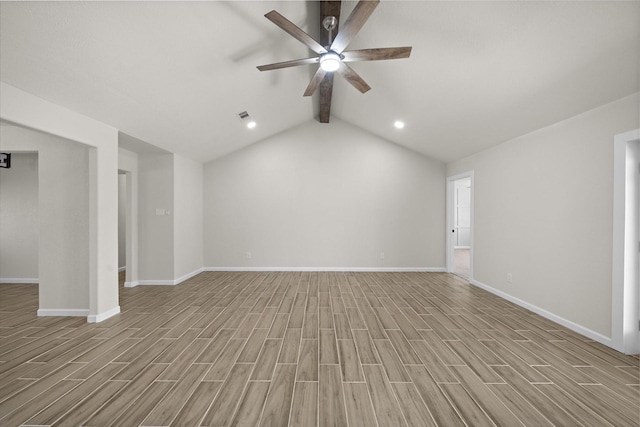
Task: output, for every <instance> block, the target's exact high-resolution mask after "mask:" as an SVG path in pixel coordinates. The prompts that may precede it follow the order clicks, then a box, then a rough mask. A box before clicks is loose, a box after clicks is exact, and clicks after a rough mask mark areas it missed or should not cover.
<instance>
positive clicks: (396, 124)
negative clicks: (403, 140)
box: [393, 120, 404, 129]
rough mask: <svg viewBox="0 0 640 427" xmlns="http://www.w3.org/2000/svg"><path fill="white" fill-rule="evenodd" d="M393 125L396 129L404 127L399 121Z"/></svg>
mask: <svg viewBox="0 0 640 427" xmlns="http://www.w3.org/2000/svg"><path fill="white" fill-rule="evenodd" d="M393 125H394V126H395V127H396V128H397V129H402V128H403V127H404V122H401V121H400V120H396V121H395V123H393Z"/></svg>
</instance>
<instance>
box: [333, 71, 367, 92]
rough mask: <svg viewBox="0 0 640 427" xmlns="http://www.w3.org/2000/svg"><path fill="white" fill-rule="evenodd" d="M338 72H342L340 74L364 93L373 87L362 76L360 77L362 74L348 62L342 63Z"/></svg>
mask: <svg viewBox="0 0 640 427" xmlns="http://www.w3.org/2000/svg"><path fill="white" fill-rule="evenodd" d="M338 73H340V75H341V76H342V77H344V78H345V80H346V81H348V82H349V83H351V85H352V86H353V87H355V88H356V89H358V90H359V91H360V92H362V93H365V92H367V91H368V90H369V89H371V86H369V85H368V84H367V82H365V81H364V80H363V79H362V77H360V75H359V74H358V73H356V72H355V71H354V69H353V68H351V67H349V66H348V65H347V64H342V65H341V66H340V68H338Z"/></svg>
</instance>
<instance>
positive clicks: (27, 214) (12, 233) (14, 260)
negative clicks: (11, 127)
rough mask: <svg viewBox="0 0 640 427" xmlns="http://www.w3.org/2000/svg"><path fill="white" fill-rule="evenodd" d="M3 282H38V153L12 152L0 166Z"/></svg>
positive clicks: (0, 245) (0, 262)
mask: <svg viewBox="0 0 640 427" xmlns="http://www.w3.org/2000/svg"><path fill="white" fill-rule="evenodd" d="M2 127H5V126H2ZM3 132H4V131H3ZM2 282H5V283H9V282H30V283H37V282H38V153H13V154H12V156H11V168H10V169H0V283H2Z"/></svg>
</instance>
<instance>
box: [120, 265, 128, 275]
mask: <svg viewBox="0 0 640 427" xmlns="http://www.w3.org/2000/svg"><path fill="white" fill-rule="evenodd" d="M126 269H127V266H126V265H125V266H124V267H118V273H120V272H122V271H125V270H126Z"/></svg>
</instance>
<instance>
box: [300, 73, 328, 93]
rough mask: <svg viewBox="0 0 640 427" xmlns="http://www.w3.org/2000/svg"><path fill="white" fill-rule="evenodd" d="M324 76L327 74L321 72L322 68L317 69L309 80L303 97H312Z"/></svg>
mask: <svg viewBox="0 0 640 427" xmlns="http://www.w3.org/2000/svg"><path fill="white" fill-rule="evenodd" d="M325 74H327V72H326V71H325V70H323V69H322V67H318V71H316V73H315V74H314V76H313V77H312V78H311V81H310V82H309V85H308V86H307V90H305V91H304V96H311V95H313V92H315V91H316V89H317V88H318V85H319V84H320V82H321V81H322V79H324V76H325Z"/></svg>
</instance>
